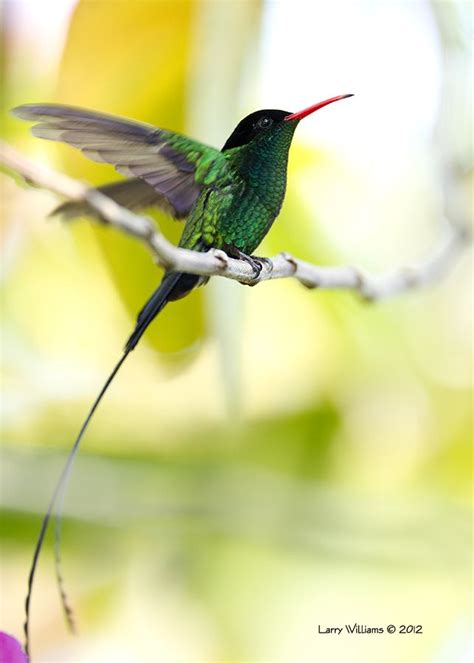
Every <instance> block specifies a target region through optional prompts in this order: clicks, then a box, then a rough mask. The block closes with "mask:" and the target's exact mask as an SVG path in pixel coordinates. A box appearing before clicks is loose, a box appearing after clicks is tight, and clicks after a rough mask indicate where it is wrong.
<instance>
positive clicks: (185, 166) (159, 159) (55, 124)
mask: <svg viewBox="0 0 474 663" xmlns="http://www.w3.org/2000/svg"><path fill="white" fill-rule="evenodd" d="M13 114H14V115H16V116H17V117H20V118H21V119H23V120H30V121H36V122H38V124H36V125H35V126H34V127H33V129H32V133H33V134H34V135H35V136H37V137H39V138H46V139H48V140H57V141H62V142H64V143H68V144H69V145H72V146H73V147H77V148H78V149H80V150H81V151H82V152H83V153H84V154H85V155H86V156H87V157H89V158H90V159H93V160H94V161H99V162H102V163H104V162H105V163H110V164H112V165H113V166H114V167H115V169H116V170H117V171H118V172H119V173H122V174H123V175H127V176H128V177H133V178H139V179H141V180H144V181H145V182H146V183H147V184H148V185H150V186H151V187H153V189H154V190H155V191H156V192H157V193H158V194H160V196H163V197H164V198H165V199H166V200H167V201H168V203H169V205H171V207H172V209H173V210H174V212H175V213H174V216H176V217H178V218H182V217H185V216H186V215H187V214H188V213H189V211H190V209H191V208H192V206H193V205H194V203H195V201H196V199H197V197H198V195H199V193H200V192H201V190H202V187H203V186H204V185H205V184H206V183H208V182H207V181H208V180H209V178H211V180H212V179H213V173H212V170H213V169H214V167H213V163H214V162H219V163H221V165H223V166H224V167H225V164H226V163H227V161H226V160H225V158H224V157H223V155H222V153H221V152H220V151H219V150H216V149H214V148H212V147H208V146H207V145H204V144H203V143H199V142H197V141H194V140H192V139H190V138H187V137H186V136H182V135H180V134H176V133H173V132H171V131H166V130H164V129H159V128H157V127H155V126H153V125H151V124H146V123H142V122H135V121H134V120H127V119H124V118H121V117H116V116H114V115H108V114H105V113H98V112H95V111H89V110H85V109H82V108H74V107H73V106H63V105H59V104H25V105H24V106H18V107H17V108H15V109H13Z"/></svg>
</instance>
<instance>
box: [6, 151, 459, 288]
mask: <svg viewBox="0 0 474 663" xmlns="http://www.w3.org/2000/svg"><path fill="white" fill-rule="evenodd" d="M0 164H3V165H4V166H6V167H7V169H9V170H11V171H13V172H14V173H16V174H18V175H21V177H23V178H24V179H25V181H26V182H27V183H29V184H33V185H36V186H38V187H40V188H42V189H46V190H48V191H51V192H53V193H56V194H58V195H60V196H63V197H65V198H66V199H69V200H74V201H87V203H88V204H89V205H90V207H92V208H93V209H94V210H95V211H96V212H97V214H98V215H99V216H100V219H101V222H103V223H106V224H108V225H110V226H113V227H115V228H117V229H118V230H121V231H122V232H125V233H127V234H129V235H132V236H133V237H136V238H137V239H139V240H141V241H142V242H143V243H144V244H145V245H146V246H147V248H148V249H149V250H150V251H151V252H152V254H153V255H154V256H155V259H156V260H157V262H158V263H159V264H160V265H162V266H163V267H164V268H165V269H172V270H174V271H180V272H187V273H190V274H200V275H202V276H223V277H226V278H229V279H233V280H235V281H239V282H240V283H243V284H246V285H256V284H257V283H260V282H262V281H268V280H270V279H281V278H288V277H292V278H295V279H297V280H298V281H300V282H301V283H302V284H303V285H304V286H306V287H308V288H324V289H347V290H354V291H356V292H358V293H359V294H360V295H361V296H362V297H363V298H365V299H367V300H371V301H373V300H380V299H385V298H388V297H393V296H394V295H397V294H400V293H402V292H404V291H406V290H410V289H413V288H420V287H424V286H427V285H430V284H432V283H433V282H435V281H437V280H439V279H441V278H442V277H443V276H444V275H445V274H446V273H447V272H448V271H449V269H450V268H451V267H452V266H453V265H454V263H455V262H456V260H457V258H458V256H459V255H460V253H461V252H462V250H463V249H464V248H465V247H466V245H467V244H468V243H469V232H468V229H467V227H464V226H462V225H458V224H456V225H455V224H453V223H450V222H447V223H446V227H447V229H446V233H445V235H446V236H445V237H444V238H443V240H442V241H441V242H440V243H439V245H438V246H437V247H435V249H434V250H433V251H432V252H431V254H429V256H428V257H427V258H426V259H425V260H424V261H421V262H419V263H417V264H413V265H409V266H404V267H400V268H398V269H394V270H392V271H389V272H387V273H385V274H381V275H370V274H368V273H366V272H364V271H362V270H361V269H358V268H357V267H352V266H343V267H318V266H316V265H313V264H311V263H308V262H305V261H303V260H299V259H298V258H295V257H293V256H291V255H290V254H288V253H280V254H279V255H277V256H275V257H273V258H266V259H264V260H263V263H262V270H261V272H260V274H259V275H258V276H256V275H255V272H254V270H253V268H252V266H251V265H250V264H249V263H247V262H245V261H243V260H235V259H233V258H230V257H229V256H227V255H226V254H225V253H224V251H221V250H218V249H211V250H210V251H208V252H207V253H198V252H197V251H190V250H188V249H182V248H179V247H176V246H174V245H173V244H171V243H170V242H169V241H168V240H167V239H166V238H165V237H164V236H163V235H162V234H161V233H160V232H159V230H157V228H156V225H155V224H154V222H153V221H152V220H151V219H149V218H148V217H145V216H142V215H138V214H135V213H133V212H131V211H129V210H127V209H125V208H124V207H121V206H120V205H118V204H117V203H115V202H114V201H113V200H111V199H110V198H107V196H105V195H104V194H102V193H100V192H98V191H97V190H96V189H93V188H91V187H87V186H85V185H84V184H82V183H81V182H78V181H77V180H73V179H71V178H69V177H67V176H65V175H62V174H59V173H57V172H54V171H52V170H49V169H47V168H45V167H44V166H39V165H37V164H35V163H33V162H31V161H30V160H28V159H27V158H25V157H24V156H22V155H21V154H20V153H18V152H17V151H16V150H14V149H13V148H11V147H10V146H8V145H6V144H5V143H0Z"/></svg>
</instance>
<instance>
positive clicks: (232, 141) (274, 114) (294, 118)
mask: <svg viewBox="0 0 474 663" xmlns="http://www.w3.org/2000/svg"><path fill="white" fill-rule="evenodd" d="M352 96H353V95H352V94H342V95H340V96H338V97H331V99H326V100H325V101H320V102H319V103H317V104H313V105H312V106H309V108H305V109H304V110H302V111H298V112H297V113H291V112H290V111H284V110H272V109H265V110H259V111H255V112H254V113H250V115H247V117H244V119H243V120H241V121H240V122H239V124H238V125H237V126H236V128H235V129H234V131H233V132H232V133H231V135H230V136H229V138H228V139H227V141H226V143H225V145H224V147H223V148H222V151H223V152H224V151H226V150H230V149H232V148H235V147H243V146H244V145H249V144H250V143H253V142H254V141H260V140H265V139H266V138H270V137H271V136H274V135H276V134H277V133H280V132H281V131H282V130H283V129H285V128H287V129H288V130H290V131H291V133H293V131H294V130H295V128H296V126H297V124H298V122H299V121H300V120H302V119H303V118H304V117H306V116H307V115H311V113H314V112H315V111H317V110H319V109H320V108H324V106H328V105H329V104H332V103H334V102H335V101H340V100H341V99H347V98H348V97H352Z"/></svg>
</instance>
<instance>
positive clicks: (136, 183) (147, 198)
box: [50, 177, 187, 221]
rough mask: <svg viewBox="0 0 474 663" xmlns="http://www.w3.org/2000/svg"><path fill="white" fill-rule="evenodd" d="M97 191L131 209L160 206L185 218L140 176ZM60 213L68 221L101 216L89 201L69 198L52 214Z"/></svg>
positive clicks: (168, 212) (179, 217)
mask: <svg viewBox="0 0 474 663" xmlns="http://www.w3.org/2000/svg"><path fill="white" fill-rule="evenodd" d="M96 191H100V193H103V194H104V195H105V196H107V197H108V198H112V200H114V201H115V202H116V203H118V204H119V205H121V206H122V207H126V208H127V209H129V210H143V209H146V208H147V207H158V208H159V209H161V210H162V211H163V212H165V213H166V214H168V215H169V216H172V217H174V218H175V219H183V218H185V217H186V216H187V213H186V214H182V212H181V214H178V213H177V211H176V210H175V208H174V207H172V206H171V205H170V203H169V201H168V200H167V198H166V197H165V196H163V195H162V194H161V193H158V192H157V191H156V190H155V189H154V188H153V187H152V186H150V185H149V184H147V183H146V182H145V180H141V179H140V178H139V177H133V178H131V179H126V180H119V181H118V182H110V183H109V184H104V185H103V186H98V187H97V188H96ZM56 214H60V215H61V216H62V218H63V219H64V220H66V221H69V220H70V219H74V218H76V217H78V216H86V215H87V216H96V217H97V216H100V215H99V214H98V213H97V212H96V211H95V210H94V209H93V208H92V207H91V206H90V205H89V203H88V202H87V201H81V200H80V201H75V200H67V201H66V202H65V203H62V204H61V205H59V206H58V207H55V209H53V211H52V212H51V213H50V216H55V215H56Z"/></svg>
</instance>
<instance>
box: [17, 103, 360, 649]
mask: <svg viewBox="0 0 474 663" xmlns="http://www.w3.org/2000/svg"><path fill="white" fill-rule="evenodd" d="M351 96H353V95H352V94H344V95H339V96H336V97H331V98H330V99H326V100H325V101H321V102H319V103H316V104H313V105H311V106H309V107H308V108H305V109H303V110H301V111H298V112H296V113H292V112H290V111H284V110H275V109H265V110H259V111H255V112H253V113H251V114H250V115H247V116H246V117H245V118H244V119H243V120H241V121H240V122H239V124H238V125H237V126H236V127H235V129H234V131H233V132H232V133H231V134H230V136H229V138H228V139H227V140H226V142H225V143H224V146H223V147H222V149H221V150H218V149H216V148H213V147H210V146H208V145H205V144H203V143H201V142H198V141H196V140H193V139H191V138H188V137H187V136H184V135H181V134H178V133H175V132H173V131H168V130H166V129H161V128H158V127H155V126H153V125H151V124H146V123H143V122H138V121H134V120H129V119H125V118H121V117H117V116H114V115H109V114H105V113H99V112H96V111H92V110H86V109H83V108H77V107H73V106H66V105H60V104H25V105H22V106H18V107H17V108H15V109H13V111H12V112H13V114H14V115H16V116H17V117H19V118H21V119H23V120H28V121H33V122H35V123H36V124H35V125H34V126H33V128H32V133H33V135H34V136H36V137H38V138H44V139H47V140H54V141H60V142H64V143H67V144H68V145H71V146H72V147H75V148H78V149H79V150H81V152H83V154H84V155H85V156H87V157H89V158H90V159H92V160H94V161H98V162H101V163H107V164H111V165H113V166H114V167H115V169H116V171H117V172H118V173H120V174H122V175H125V176H126V178H127V179H125V180H121V181H119V182H113V183H110V184H106V185H104V186H101V187H97V190H98V191H100V192H101V193H103V194H105V195H106V196H108V197H110V198H112V199H113V200H114V201H116V202H117V203H118V204H120V205H122V206H123V207H126V208H127V209H130V210H134V211H136V210H141V209H144V208H149V207H156V208H159V209H161V210H163V211H164V212H166V213H167V214H169V215H171V216H172V217H174V218H175V219H179V220H184V221H185V225H184V229H183V233H182V235H181V239H180V242H179V246H180V247H183V248H186V249H191V250H194V251H201V252H204V251H208V250H209V249H211V248H214V249H221V250H223V251H225V252H226V253H227V254H228V255H229V256H231V257H234V258H239V259H241V260H245V261H247V262H249V263H250V265H251V266H252V268H253V270H254V273H255V276H258V274H259V273H260V271H261V269H262V262H261V259H259V258H257V257H255V256H254V255H253V254H254V251H255V250H256V249H257V247H258V246H259V244H260V243H261V241H262V240H263V238H264V237H265V235H266V234H267V233H268V231H269V230H270V228H271V226H272V224H273V222H274V221H275V219H276V218H277V216H278V214H279V212H280V209H281V206H282V204H283V199H284V197H285V192H286V180H287V166H288V153H289V149H290V146H291V142H292V140H293V135H294V133H295V129H296V127H297V126H298V124H299V122H300V121H301V120H302V119H303V118H305V117H307V116H308V115H311V114H312V113H314V112H315V111H317V110H319V109H321V108H324V107H325V106H328V105H329V104H332V103H334V102H336V101H340V100H342V99H346V98H348V97H351ZM52 214H60V215H62V216H63V217H64V218H67V219H72V218H75V217H78V216H84V215H91V216H97V213H96V212H95V211H94V210H92V209H91V208H90V207H89V206H88V205H87V203H85V202H66V203H63V204H62V205H60V206H59V207H57V208H56V209H55V210H53V212H52ZM207 280H208V277H202V276H198V275H195V274H186V273H179V272H174V271H167V272H165V274H164V276H163V278H162V280H161V282H160V284H159V285H158V287H157V288H156V290H155V291H154V292H153V294H152V295H151V297H150V298H149V299H148V301H147V302H146V303H145V305H144V306H143V308H142V309H141V311H140V312H139V314H138V317H137V321H136V324H135V328H134V330H133V333H132V334H131V335H130V337H129V338H128V340H127V343H126V345H125V348H124V351H123V354H122V356H121V358H120V360H119V362H118V363H117V364H116V365H115V367H114V369H113V370H112V372H111V374H110V375H109V377H108V378H107V380H106V382H105V384H104V386H103V387H102V389H101V391H100V392H99V394H98V396H97V398H96V400H95V401H94V403H93V405H92V407H91V409H90V411H89V413H88V415H87V417H86V419H85V421H84V423H83V424H82V427H81V429H80V431H79V434H78V436H77V438H76V440H75V442H74V444H73V446H72V449H71V451H70V454H69V456H68V458H67V461H66V464H65V466H64V469H63V472H62V474H61V476H60V478H59V481H58V483H57V484H56V487H55V490H54V492H53V496H52V499H51V501H50V504H49V507H48V510H47V512H46V514H45V516H44V518H43V521H42V525H41V529H40V533H39V536H38V539H37V542H36V547H35V550H34V554H33V561H32V564H31V568H30V573H29V578H28V592H27V597H26V602H25V614H26V621H25V650H26V653H27V655H29V624H30V600H31V595H32V589H33V582H34V577H35V572H36V566H37V563H38V559H39V554H40V552H41V548H42V545H43V541H44V537H45V534H46V531H47V528H48V524H49V521H50V518H51V516H52V515H53V513H54V510H55V508H56V507H57V505H58V504H61V503H62V498H63V494H64V490H65V485H66V482H67V479H68V476H69V474H70V470H71V467H72V464H73V461H74V458H75V456H76V454H77V451H78V448H79V445H80V442H81V440H82V437H83V435H84V433H85V431H86V429H87V427H88V425H89V423H90V421H91V419H92V417H93V415H94V412H95V411H96V409H97V407H98V405H99V403H100V401H101V400H102V398H103V396H104V394H105V393H106V391H107V389H108V388H109V386H110V384H111V382H112V381H113V379H114V377H115V375H116V374H117V373H118V371H119V369H120V367H121V366H122V364H123V362H124V361H125V359H126V358H127V356H128V355H129V354H130V352H131V351H132V350H134V348H135V347H136V346H137V344H138V342H139V340H140V339H141V337H142V336H143V334H144V333H145V331H146V329H147V327H148V326H149V325H150V324H151V322H152V321H153V320H154V319H155V317H156V316H157V315H158V313H160V311H161V310H163V308H164V307H165V306H166V305H167V304H168V303H169V302H172V301H175V300H177V299H180V298H182V297H185V296H186V295H188V294H189V293H190V292H191V291H192V290H193V289H194V288H196V287H198V286H200V285H203V284H204V283H205V282H207ZM60 519H61V512H60V509H59V510H58V512H57V527H56V572H57V578H58V582H59V589H60V595H61V600H62V604H63V608H64V612H65V615H66V619H67V621H68V623H69V626H70V627H71V628H73V621H72V613H71V609H70V607H69V604H68V601H67V597H66V594H65V592H64V588H63V584H62V582H63V581H62V576H61V573H60V570H59V540H60V529H59V524H60Z"/></svg>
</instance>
